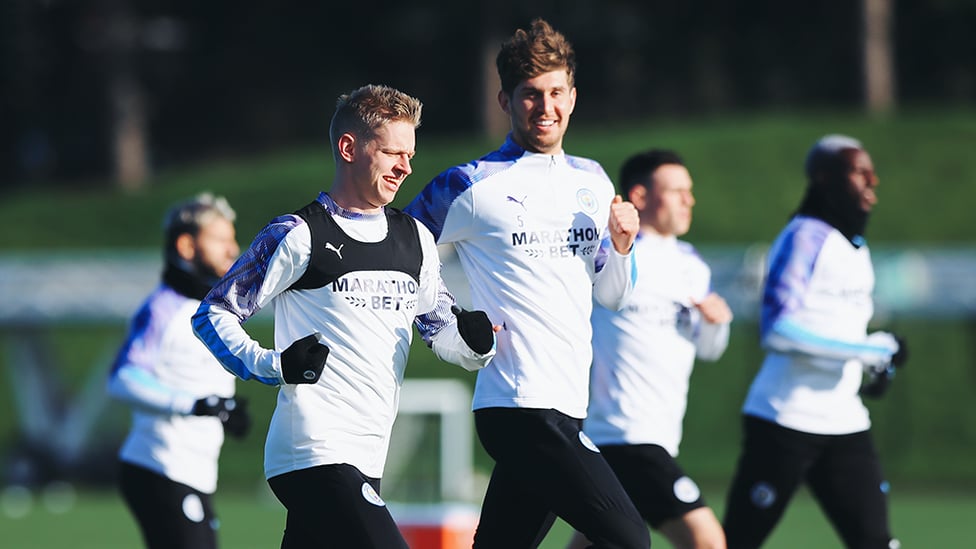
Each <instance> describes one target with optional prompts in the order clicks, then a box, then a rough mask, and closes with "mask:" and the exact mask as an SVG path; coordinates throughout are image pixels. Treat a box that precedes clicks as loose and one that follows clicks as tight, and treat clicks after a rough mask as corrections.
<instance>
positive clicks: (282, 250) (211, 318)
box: [192, 215, 328, 385]
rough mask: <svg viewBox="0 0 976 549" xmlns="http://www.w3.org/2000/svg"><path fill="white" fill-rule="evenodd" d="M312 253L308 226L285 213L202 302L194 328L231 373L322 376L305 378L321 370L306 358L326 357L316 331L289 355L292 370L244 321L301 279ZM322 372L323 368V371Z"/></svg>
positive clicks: (264, 378)
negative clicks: (315, 333)
mask: <svg viewBox="0 0 976 549" xmlns="http://www.w3.org/2000/svg"><path fill="white" fill-rule="evenodd" d="M310 257H311V234H310V232H309V229H308V226H307V225H306V224H305V223H304V221H302V220H301V218H299V217H297V216H293V215H286V216H281V217H279V218H277V219H275V220H274V221H272V223H270V224H269V225H268V226H267V227H265V229H264V230H262V232H261V233H260V234H259V235H258V236H257V237H256V238H255V239H254V242H253V243H252V244H251V246H250V247H249V248H248V249H247V250H246V251H245V252H244V253H243V254H242V255H241V257H240V258H239V259H238V260H237V262H236V263H235V264H234V266H233V267H231V269H230V271H228V272H227V274H226V275H224V277H223V278H221V280H220V281H219V282H218V283H217V285H216V286H214V288H213V290H211V292H210V294H208V295H207V297H206V298H205V299H204V300H203V302H202V303H201V304H200V308H199V309H198V310H197V312H196V313H195V314H194V315H193V321H192V322H193V331H194V333H195V334H196V335H197V337H198V338H199V339H200V340H201V341H202V342H203V344H204V345H206V346H207V348H209V349H210V351H211V352H212V353H213V354H214V356H215V357H216V358H217V360H218V361H219V362H220V363H221V365H223V367H224V368H225V369H226V370H227V371H229V372H230V373H232V374H234V375H235V376H237V377H239V378H241V379H244V380H249V379H254V380H257V381H259V382H261V383H264V384H266V385H280V384H282V383H296V382H314V380H317V379H318V378H317V376H314V380H313V379H311V377H309V376H305V373H306V372H307V371H312V372H313V373H314V372H315V370H316V368H314V367H313V368H311V369H310V370H309V369H308V368H305V364H304V362H303V361H305V360H310V361H312V363H315V364H316V365H317V363H318V361H319V358H322V357H321V356H320V355H321V349H320V348H319V347H320V346H322V345H321V343H319V342H318V341H317V338H315V337H314V335H309V336H307V337H306V338H303V339H301V340H298V341H296V342H294V343H293V346H295V347H294V349H293V351H294V352H293V353H290V354H289V355H288V356H289V357H291V358H293V359H294V360H293V361H285V362H286V363H287V364H285V366H286V367H285V368H284V370H287V371H284V370H283V365H282V356H283V354H284V352H282V353H279V352H277V351H275V350H273V349H265V348H263V347H261V345H260V344H259V343H258V342H257V341H256V340H254V339H253V338H251V336H250V335H249V334H248V333H247V331H245V330H244V327H243V325H242V324H243V323H244V321H246V320H247V319H248V318H250V317H251V316H253V315H254V314H255V313H257V312H258V311H259V310H261V308H262V307H264V306H266V305H267V304H268V303H270V302H271V300H272V299H274V297H275V296H277V295H278V294H280V293H281V292H283V291H285V290H286V289H288V288H289V287H290V286H291V285H292V284H293V283H294V282H295V281H297V280H298V279H299V278H300V277H301V276H302V274H304V272H305V270H306V268H307V267H308V263H309V260H310ZM309 338H311V339H309ZM289 349H292V347H289ZM286 351H287V350H286ZM286 351H285V352H286ZM325 354H326V355H327V354H328V351H327V350H326V351H325ZM310 364H311V363H310ZM322 365H324V358H323V359H322ZM293 370H294V371H293ZM321 370H322V369H321V367H319V368H318V373H319V374H320V373H321ZM303 379H304V380H306V381H302V380H303Z"/></svg>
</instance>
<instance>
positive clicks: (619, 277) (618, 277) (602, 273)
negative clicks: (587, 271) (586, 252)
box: [593, 238, 637, 311]
mask: <svg viewBox="0 0 976 549" xmlns="http://www.w3.org/2000/svg"><path fill="white" fill-rule="evenodd" d="M595 268H596V278H595V279H594V281H593V297H594V299H596V301H597V303H599V304H600V305H603V306H604V307H606V308H607V309H610V310H611V311H616V310H619V309H620V307H622V306H623V304H624V302H626V301H627V299H628V298H629V297H630V295H631V294H632V293H633V291H634V284H635V283H636V282H637V262H636V261H635V260H634V251H633V248H632V247H631V249H630V251H629V252H628V253H626V254H621V253H619V252H617V250H616V249H615V248H614V246H613V244H612V242H611V239H610V238H604V239H603V242H602V243H601V245H600V248H599V250H598V251H597V257H596V261H595Z"/></svg>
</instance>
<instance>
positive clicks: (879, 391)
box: [859, 334, 908, 398]
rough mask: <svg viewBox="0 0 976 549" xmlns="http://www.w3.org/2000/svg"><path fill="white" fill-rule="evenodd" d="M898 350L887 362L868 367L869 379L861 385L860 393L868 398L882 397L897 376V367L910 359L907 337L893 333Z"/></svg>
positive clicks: (892, 336)
mask: <svg viewBox="0 0 976 549" xmlns="http://www.w3.org/2000/svg"><path fill="white" fill-rule="evenodd" d="M891 338H892V339H894V342H895V344H896V345H897V346H898V350H896V351H895V352H894V354H892V355H891V359H889V361H888V363H886V364H878V365H875V366H872V367H870V368H868V369H867V372H866V373H867V376H868V377H867V379H866V380H865V381H864V383H863V384H862V385H861V389H860V391H859V394H860V395H861V396H865V397H868V398H881V397H882V396H884V394H885V393H887V392H888V388H889V387H890V386H891V380H893V379H894V378H895V369H897V368H900V367H902V366H903V365H904V364H905V362H906V361H907V360H908V346H907V345H906V343H905V339H904V338H902V337H899V336H897V335H895V334H891Z"/></svg>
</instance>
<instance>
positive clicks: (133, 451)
mask: <svg viewBox="0 0 976 549" xmlns="http://www.w3.org/2000/svg"><path fill="white" fill-rule="evenodd" d="M199 305H200V302H199V301H197V300H196V299H191V298H188V297H184V296H182V295H180V294H179V293H177V292H176V291H174V290H173V289H172V288H170V287H169V286H166V285H165V284H162V285H160V286H159V287H157V288H156V290H155V291H153V293H152V294H150V296H149V297H148V298H147V299H146V301H145V302H144V303H143V304H142V306H141V307H140V308H139V311H138V312H137V313H136V315H135V316H134V317H133V319H132V322H131V324H130V327H129V334H128V336H127V339H126V341H125V343H124V344H123V346H122V348H121V349H120V350H119V353H118V356H117V358H116V359H115V363H114V364H113V366H112V370H111V373H110V375H109V380H108V391H109V394H111V395H112V396H113V397H115V398H117V399H119V400H122V401H124V402H126V403H127V404H129V406H131V407H132V428H131V430H130V431H129V434H128V436H127V437H126V439H125V442H124V443H123V444H122V448H121V449H120V451H119V458H120V459H121V460H122V461H124V462H126V463H131V464H133V465H138V466H140V467H144V468H146V469H149V470H151V471H155V472H156V473H159V474H160V475H163V476H164V477H166V478H168V479H170V480H173V481H175V482H179V483H182V484H186V485H187V486H190V487H192V488H194V489H196V490H199V491H201V492H204V493H207V494H212V493H213V492H214V491H215V490H216V489H217V460H218V458H219V456H220V448H221V446H222V445H223V442H224V428H223V426H222V425H221V424H220V420H219V419H217V418H216V417H213V416H193V415H188V414H190V413H191V412H192V410H193V404H194V403H195V402H196V401H197V400H198V399H201V398H204V397H206V396H210V395H217V396H221V397H225V398H229V397H232V396H234V376H232V375H230V374H229V373H227V372H226V371H224V369H223V368H222V367H221V366H220V363H218V362H217V360H216V359H215V358H214V356H213V354H211V353H210V351H209V350H208V349H207V348H206V347H205V346H204V345H203V344H202V343H200V341H199V340H198V339H197V338H196V337H195V336H194V334H193V331H192V330H191V327H190V317H191V316H192V315H193V313H194V312H195V311H196V310H197V307H198V306H199Z"/></svg>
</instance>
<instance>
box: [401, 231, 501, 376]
mask: <svg viewBox="0 0 976 549" xmlns="http://www.w3.org/2000/svg"><path fill="white" fill-rule="evenodd" d="M418 229H419V231H420V236H421V244H422V247H423V249H424V262H423V266H422V268H421V285H420V288H421V289H420V293H419V296H418V301H417V303H418V309H417V310H418V311H426V312H423V313H422V314H419V315H417V317H416V318H415V319H414V325H415V326H417V331H418V332H419V333H420V336H421V337H422V338H423V340H424V342H425V343H427V346H428V347H430V348H431V350H433V351H434V354H435V355H437V357H438V358H440V359H441V360H443V361H445V362H450V363H452V364H457V365H458V366H461V367H462V368H464V369H465V370H468V371H475V370H480V369H481V368H484V367H485V366H487V365H488V363H489V362H490V361H491V359H492V357H494V356H495V343H496V342H495V333H496V332H497V331H498V330H499V329H501V327H500V326H492V324H491V321H490V320H488V315H487V314H485V313H484V312H483V311H464V310H463V309H462V308H461V307H459V306H458V305H457V303H456V302H455V299H454V296H453V295H452V294H451V292H450V291H449V290H448V289H447V286H446V285H445V284H444V280H443V279H442V278H441V276H440V267H441V265H440V259H439V258H438V256H437V247H436V244H435V243H434V238H433V236H432V235H431V234H430V233H429V232H428V231H426V230H424V229H423V227H418Z"/></svg>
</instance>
